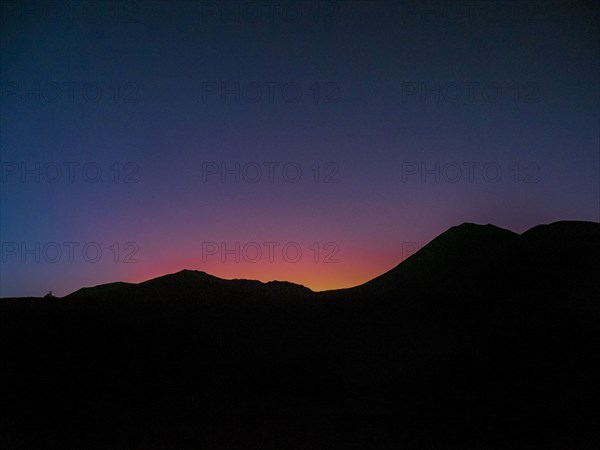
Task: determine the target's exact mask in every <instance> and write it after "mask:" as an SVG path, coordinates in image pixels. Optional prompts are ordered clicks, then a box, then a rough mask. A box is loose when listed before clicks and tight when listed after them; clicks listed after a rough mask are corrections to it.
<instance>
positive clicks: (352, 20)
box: [0, 1, 600, 296]
mask: <svg viewBox="0 0 600 450" xmlns="http://www.w3.org/2000/svg"><path fill="white" fill-rule="evenodd" d="M83 5H88V6H87V7H85V6H83ZM269 5H270V6H269ZM450 5H452V7H451V8H450ZM269 7H271V8H273V9H272V10H271V11H272V13H269ZM86 8H87V9H86ZM257 11H260V13H259V15H257ZM298 11H299V12H300V16H299V17H297V14H298ZM598 18H599V7H598V6H597V5H595V4H594V2H552V1H548V2H491V1H484V2H457V3H452V4H451V3H448V2H445V1H438V2H436V1H431V2H419V1H410V2H401V1H399V2H376V1H369V2H313V1H303V2H299V3H297V2H287V1H285V2H235V1H231V2H195V1H182V2H166V1H164V2H163V1H160V2H158V1H156V2H152V1H131V2H117V3H116V4H115V3H113V2H104V1H96V2H94V1H91V2H87V3H79V2H40V3H37V2H32V1H24V2H9V3H7V4H6V5H3V9H2V27H1V28H2V31H1V39H2V49H1V74H0V75H1V81H2V92H1V96H2V97H1V108H2V110H1V116H0V119H1V123H0V125H1V130H0V132H1V136H0V144H1V161H2V180H1V181H2V182H1V185H0V189H1V192H0V197H1V198H0V200H1V205H0V214H1V216H0V233H1V241H2V260H1V261H0V264H1V265H0V268H1V273H0V284H1V288H0V295H2V296H24V295H42V294H44V293H45V292H46V291H47V290H49V289H53V290H54V291H55V293H56V294H58V295H64V294H66V293H68V292H71V291H73V290H75V289H77V288H79V287H81V286H84V285H94V284H100V283H104V282H110V281H117V280H123V281H141V280H143V279H147V278H150V277H153V276H157V275H161V274H164V273H167V272H173V271H176V270H179V269H183V268H192V269H198V270H205V271H207V272H209V273H212V274H214V275H217V276H223V277H225V278H233V277H237V278H242V277H244V278H257V279H261V280H263V281H266V280H270V279H287V280H290V281H295V282H299V283H302V284H305V285H307V286H309V287H311V288H313V289H326V288H334V287H345V286H351V285H355V284H359V283H361V282H364V281H367V280H368V279H370V278H372V277H374V276H376V275H379V274H380V273H382V272H383V271H385V270H388V269H389V268H391V267H393V266H394V265H395V264H397V263H398V262H400V261H401V260H402V259H403V258H404V257H406V256H407V249H408V248H413V247H414V244H415V243H416V244H418V245H421V243H424V242H428V241H429V240H431V239H432V238H433V237H435V236H436V235H438V234H439V233H441V232H443V231H444V230H446V229H447V228H449V227H450V226H453V225H456V224H459V223H462V222H467V221H468V222H476V223H494V224H496V225H498V226H502V227H505V228H509V229H511V230H514V231H517V232H522V231H524V230H526V229H528V228H530V227H532V226H534V225H536V224H539V223H548V222H553V221H557V220H591V221H599V220H600V216H599V215H600V193H599V189H600V185H599V170H600V160H599V145H600V144H599V122H600V117H599V84H600V57H599V55H600V48H599V47H600V44H599V31H598V30H599V29H600V27H599V26H598V25H599V23H598ZM222 86H224V87H225V89H226V90H227V91H226V92H225V93H224V94H225V95H224V98H222V96H221V94H223V92H222ZM237 86H239V89H237ZM269 86H271V87H272V89H273V91H272V97H270V96H269V88H268V87H269ZM282 86H285V89H286V90H285V92H284V91H282ZM257 87H259V88H260V89H261V90H262V96H261V97H260V98H259V97H258V94H257V92H258V91H257ZM236 89H237V93H236ZM298 89H300V90H301V93H302V95H301V97H297V94H298V92H299V91H298ZM317 90H318V96H317ZM232 92H233V93H232ZM469 93H470V95H471V97H470V98H469ZM458 94H460V96H459V95H458ZM236 95H239V99H236ZM223 100H224V101H223ZM253 100H255V101H253ZM270 163H274V164H277V165H273V166H272V167H274V172H273V179H272V180H270V179H269V176H268V175H269V174H268V165H269V164H270ZM36 164H37V165H38V166H36ZM221 164H227V166H228V167H229V168H230V169H232V170H233V172H236V171H237V175H238V176H239V178H240V181H239V182H236V181H235V177H236V174H232V173H230V174H225V179H224V182H223V180H222V179H221V174H220V170H221ZM23 165H25V166H23ZM236 165H237V166H236ZM469 165H470V166H471V167H473V168H474V172H473V173H472V175H473V177H474V178H473V179H469V172H468V170H467V168H468V167H469ZM57 166H58V167H60V168H61V170H62V174H61V175H60V176H58V175H57V172H56V167H57ZM257 166H258V167H260V168H261V170H262V173H261V175H260V176H257V175H256V173H257V172H256V167H257ZM284 166H285V167H286V169H285V171H282V168H283V167H284ZM36 167H37V168H36ZM68 167H72V172H71V173H72V175H73V179H72V180H71V179H70V178H69V175H70V174H69V169H68ZM83 167H86V169H85V171H84V170H83ZM98 167H99V168H100V169H101V170H102V174H100V175H98V176H97V173H96V169H97V168H98ZM117 167H118V168H119V172H118V174H117V172H116V168H117ZM298 167H300V168H301V169H302V174H301V175H299V176H298V177H297V178H298V179H297V182H292V181H293V180H294V178H295V177H296V170H297V168H298ZM316 167H318V174H317V172H316ZM457 167H459V168H461V170H462V172H461V173H458V172H456V168H457ZM24 168H25V169H27V170H29V172H27V171H24V170H23V169H24ZM238 168H239V169H238ZM423 168H429V170H430V173H429V174H427V173H422V169H423ZM498 170H501V171H502V172H501V173H499V172H498ZM215 172H216V173H215ZM37 176H39V178H40V179H39V182H37V180H36V177H37ZM96 176H97V178H98V181H97V182H91V181H92V180H93V179H94V178H95V177H96ZM436 177H437V178H436ZM52 178H57V181H56V182H51V181H52ZM253 180H255V181H256V182H251V181H253ZM271 181H272V182H271ZM326 181H334V182H326ZM68 242H73V243H75V244H65V243H68ZM236 242H238V243H239V245H240V249H241V248H243V247H244V245H247V244H248V243H258V245H259V246H260V247H261V248H262V249H263V254H262V255H261V256H260V257H257V258H254V253H251V254H250V253H241V257H240V261H239V262H237V261H236V260H235V255H233V254H227V253H226V252H225V254H223V251H222V249H221V248H220V247H219V249H218V251H216V254H213V253H215V251H214V250H215V248H216V247H213V244H214V243H217V244H218V245H217V247H218V246H219V245H221V243H224V244H225V249H227V248H229V249H234V250H235V249H236V247H235V246H236ZM266 242H276V243H278V244H279V245H278V246H277V251H275V253H274V256H273V258H272V260H269V258H268V257H267V254H266V251H265V249H266V248H267V247H266V246H265V243H266ZM315 242H316V243H318V245H317V247H318V248H319V253H318V254H317V253H315V247H314V243H315ZM115 243H117V244H118V248H119V253H118V254H116V253H115V252H116V250H115V248H116V247H115V246H114V244H115ZM131 243H133V244H131ZM289 243H293V244H294V246H298V247H300V248H301V249H302V252H303V253H302V256H301V257H299V258H298V261H296V262H291V261H290V258H287V259H286V257H285V255H283V254H282V252H281V251H280V249H281V248H282V247H284V246H285V245H286V244H289ZM96 244H97V245H98V246H100V248H102V250H103V253H102V256H101V257H99V258H98V261H97V262H90V260H93V259H94V254H95V250H94V249H95V248H96V247H95V245H96ZM69 245H73V246H74V247H73V248H74V249H75V250H74V253H73V254H72V255H69V250H68V248H69ZM84 246H87V247H86V248H87V249H88V250H89V253H88V254H87V255H88V258H87V259H86V257H84V255H83V254H82V250H81V249H82V248H83V247H84ZM56 247H59V248H60V252H61V253H60V254H58V253H56ZM90 248H91V250H90ZM44 249H45V250H44ZM248 249H249V250H248ZM28 250H31V251H30V252H28ZM247 250H248V251H252V246H250V247H248V248H247ZM130 252H134V253H135V255H134V256H133V257H131V258H129V259H131V260H137V262H130V263H127V262H124V260H128V258H127V255H129V254H130ZM240 252H242V250H240V251H239V252H238V256H240ZM330 253H334V254H335V255H334V256H333V257H332V258H329V259H328V258H327V255H330ZM90 255H91V257H90ZM288 256H289V255H288ZM115 257H116V262H115ZM222 258H224V260H225V262H222ZM253 258H254V259H253ZM291 259H294V258H291ZM54 260H56V261H55V262H53V261H54ZM250 260H253V261H254V260H255V262H252V261H250Z"/></svg>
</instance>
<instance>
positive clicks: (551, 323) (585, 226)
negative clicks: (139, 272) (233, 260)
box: [0, 221, 600, 449]
mask: <svg viewBox="0 0 600 450" xmlns="http://www.w3.org/2000/svg"><path fill="white" fill-rule="evenodd" d="M599 263H600V225H599V224H597V223H590V222H573V221H564V222H556V223H553V224H549V225H540V226H536V227H534V228H532V229H530V230H528V231H526V232H524V233H522V234H517V233H513V232H511V231H508V230H504V229H502V228H498V227H496V226H493V225H476V224H471V223H465V224H462V225H459V226H456V227H452V228H450V229H449V230H447V231H446V232H444V233H442V234H441V235H439V236H438V237H436V238H435V239H433V240H432V241H431V242H430V243H429V244H427V245H425V246H424V247H423V248H422V249H420V250H419V251H418V252H416V253H415V254H413V255H412V256H410V257H408V258H407V259H406V260H404V261H403V262H401V263H400V264H398V265H397V266H396V267H394V268H393V269H391V270H390V271H388V272H386V273H384V274H382V275H381V276H379V277H377V278H375V279H373V280H371V281H369V282H367V283H364V284H362V285H360V286H356V287H353V288H348V289H339V290H334V291H326V292H313V291H311V290H310V289H308V288H306V287H304V286H301V285H297V284H294V283H289V282H284V281H272V282H268V283H262V282H260V281H255V280H225V279H221V278H218V277H215V276H212V275H209V274H206V273H204V272H199V271H195V270H183V271H180V272H177V273H174V274H169V275H165V276H161V277H158V278H154V279H151V280H148V281H145V282H142V283H137V284H136V283H110V284H105V285H100V286H95V287H89V288H83V289H80V290H78V291H75V292H73V293H72V294H69V295H67V296H65V297H63V298H60V299H56V300H53V301H50V302H49V301H44V299H42V298H28V299H3V300H2V301H0V342H1V345H2V349H3V357H2V361H3V363H2V366H1V367H2V368H1V379H2V381H3V382H2V384H1V387H0V389H1V390H2V391H1V392H0V394H1V395H2V398H3V403H4V404H5V405H6V408H5V409H6V410H7V411H10V414H9V415H8V417H7V418H6V419H3V422H2V426H3V430H5V431H3V433H2V435H1V436H2V439H3V441H0V442H1V443H3V444H6V446H7V448H11V446H12V447H14V448H58V447H60V448H214V449H217V448H219V449H223V448H323V449H324V448H456V449H459V448H461V449H462V448H596V444H597V443H598V440H597V439H598V436H597V434H596V431H595V428H596V427H595V423H596V420H597V419H598V407H597V405H598V404H599V403H598V400H600V395H599V394H600V392H599V388H598V384H597V369H596V368H597V367H600V357H599V355H600V352H599V351H598V349H599V348H600V345H599V344H600V333H599V331H600V330H599V324H600V306H599V303H598V299H599V298H600V283H599V281H598V277H597V269H598V267H600V265H599Z"/></svg>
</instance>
